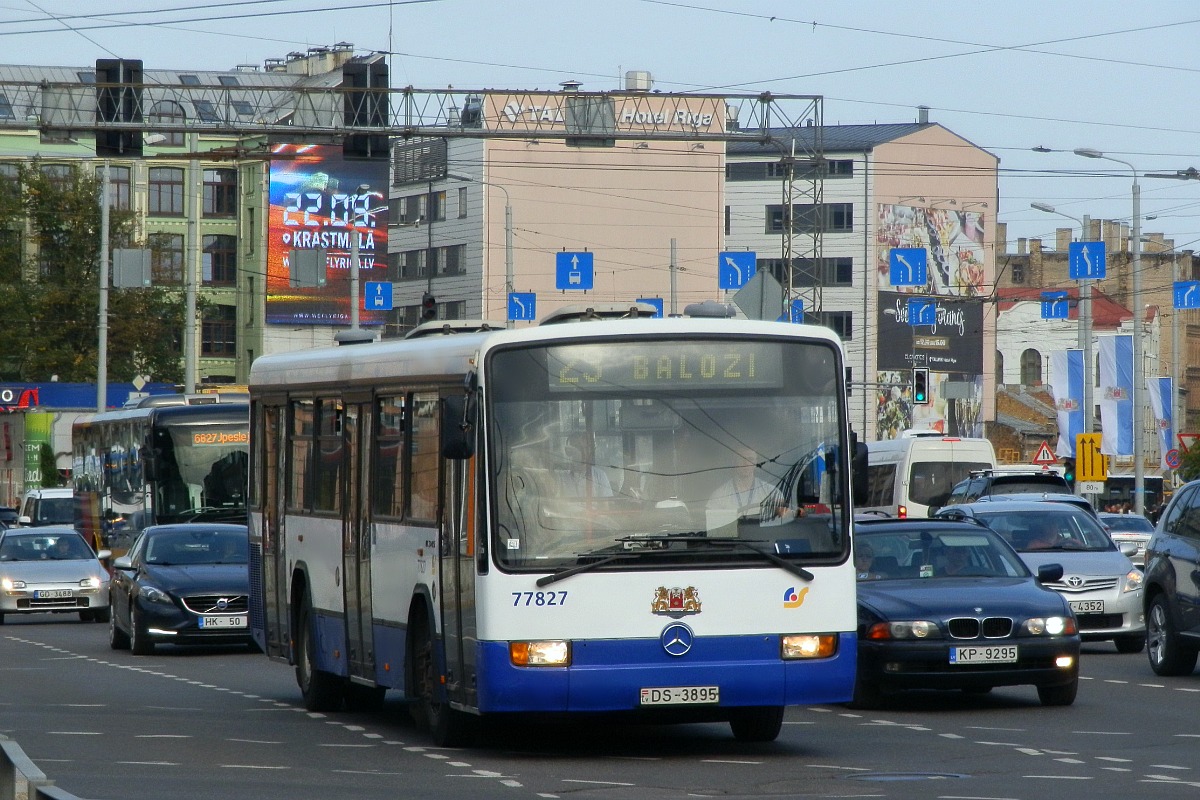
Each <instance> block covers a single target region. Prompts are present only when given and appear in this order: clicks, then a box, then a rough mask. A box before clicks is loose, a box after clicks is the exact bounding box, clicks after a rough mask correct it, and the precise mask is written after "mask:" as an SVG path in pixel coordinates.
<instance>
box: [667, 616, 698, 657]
mask: <svg viewBox="0 0 1200 800" xmlns="http://www.w3.org/2000/svg"><path fill="white" fill-rule="evenodd" d="M659 641H660V642H662V646H663V650H666V651H667V655H669V656H686V655H687V654H688V652H689V651H690V650H691V649H692V644H693V642H695V641H696V634H694V633H692V629H691V628H689V627H688V626H687V625H684V624H683V623H682V622H674V623H671V624H670V625H668V626H667V627H665V628H663V632H662V635H661V636H659Z"/></svg>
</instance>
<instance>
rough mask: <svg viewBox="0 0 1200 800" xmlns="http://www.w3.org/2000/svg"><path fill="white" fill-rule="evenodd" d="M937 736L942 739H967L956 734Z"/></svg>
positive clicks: (940, 734)
mask: <svg viewBox="0 0 1200 800" xmlns="http://www.w3.org/2000/svg"><path fill="white" fill-rule="evenodd" d="M938 736H941V737H942V738H943V739H965V738H967V737H965V736H962V735H960V734H957V733H939V734H938Z"/></svg>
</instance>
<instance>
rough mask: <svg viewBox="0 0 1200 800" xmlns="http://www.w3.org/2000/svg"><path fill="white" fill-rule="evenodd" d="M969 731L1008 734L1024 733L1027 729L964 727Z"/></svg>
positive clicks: (981, 726) (988, 726)
mask: <svg viewBox="0 0 1200 800" xmlns="http://www.w3.org/2000/svg"><path fill="white" fill-rule="evenodd" d="M963 727H964V728H966V729H967V730H969V731H1007V732H1008V733H1024V732H1025V731H1026V730H1027V729H1026V728H997V727H992V726H990V725H964V726H963Z"/></svg>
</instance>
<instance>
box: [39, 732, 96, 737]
mask: <svg viewBox="0 0 1200 800" xmlns="http://www.w3.org/2000/svg"><path fill="white" fill-rule="evenodd" d="M46 733H48V734H50V735H51V736H102V735H103V734H101V733H100V731H46Z"/></svg>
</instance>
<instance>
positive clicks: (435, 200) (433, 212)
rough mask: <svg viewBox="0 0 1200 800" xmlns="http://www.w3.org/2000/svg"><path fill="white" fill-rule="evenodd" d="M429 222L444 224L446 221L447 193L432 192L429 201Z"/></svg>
mask: <svg viewBox="0 0 1200 800" xmlns="http://www.w3.org/2000/svg"><path fill="white" fill-rule="evenodd" d="M428 207H429V221H432V222H442V221H444V220H445V219H446V193H445V192H430V193H429V200H428Z"/></svg>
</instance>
